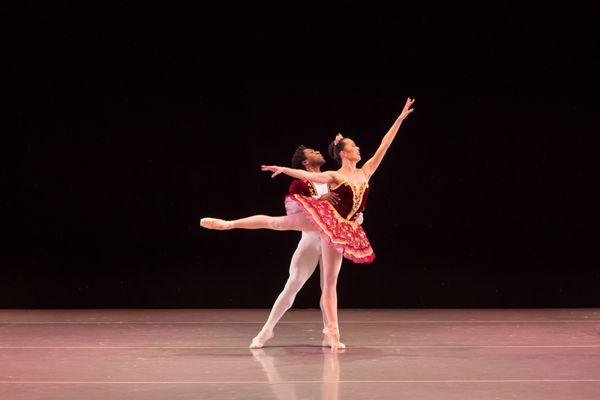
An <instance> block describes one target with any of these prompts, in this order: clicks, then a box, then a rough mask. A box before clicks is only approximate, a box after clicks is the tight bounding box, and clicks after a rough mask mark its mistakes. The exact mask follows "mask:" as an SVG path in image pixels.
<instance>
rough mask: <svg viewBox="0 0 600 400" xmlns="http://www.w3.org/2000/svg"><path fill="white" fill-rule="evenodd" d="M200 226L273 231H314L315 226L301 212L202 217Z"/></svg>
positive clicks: (220, 228) (219, 228)
mask: <svg viewBox="0 0 600 400" xmlns="http://www.w3.org/2000/svg"><path fill="white" fill-rule="evenodd" d="M200 226H202V227H204V228H207V229H217V230H228V229H272V230H275V231H314V230H316V228H315V227H314V226H313V225H312V224H311V223H310V222H309V221H308V219H307V217H305V216H304V214H302V213H300V212H299V213H295V214H290V215H284V216H280V217H271V216H268V215H253V216H251V217H247V218H241V219H234V220H232V221H226V220H223V219H218V218H202V219H201V220H200Z"/></svg>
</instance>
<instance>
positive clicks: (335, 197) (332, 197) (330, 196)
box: [319, 192, 340, 205]
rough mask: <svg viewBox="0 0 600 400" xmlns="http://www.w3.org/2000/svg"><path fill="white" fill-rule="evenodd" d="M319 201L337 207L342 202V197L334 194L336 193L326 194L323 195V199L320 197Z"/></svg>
mask: <svg viewBox="0 0 600 400" xmlns="http://www.w3.org/2000/svg"><path fill="white" fill-rule="evenodd" d="M319 199H321V200H325V201H328V202H330V203H331V204H333V205H336V204H337V203H339V202H340V196H338V194H337V193H334V192H328V193H325V194H323V195H321V197H319Z"/></svg>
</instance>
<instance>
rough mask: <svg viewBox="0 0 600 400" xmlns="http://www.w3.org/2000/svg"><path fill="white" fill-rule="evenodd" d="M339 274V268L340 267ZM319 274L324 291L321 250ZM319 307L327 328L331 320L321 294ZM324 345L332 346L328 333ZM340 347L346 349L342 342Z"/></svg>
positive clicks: (324, 336) (322, 343)
mask: <svg viewBox="0 0 600 400" xmlns="http://www.w3.org/2000/svg"><path fill="white" fill-rule="evenodd" d="M338 274H339V269H338ZM319 276H320V284H321V293H323V285H324V281H325V279H324V271H323V254H322V252H321V257H320V258H319ZM319 307H321V315H322V316H323V328H324V329H327V327H328V326H329V322H328V321H327V313H326V312H325V301H324V298H323V296H321V300H320V301H319ZM321 345H322V346H325V347H331V338H330V337H329V336H327V335H325V334H324V335H323V341H322V342H321ZM338 347H339V348H340V349H345V348H346V345H345V344H344V343H342V342H339V343H338Z"/></svg>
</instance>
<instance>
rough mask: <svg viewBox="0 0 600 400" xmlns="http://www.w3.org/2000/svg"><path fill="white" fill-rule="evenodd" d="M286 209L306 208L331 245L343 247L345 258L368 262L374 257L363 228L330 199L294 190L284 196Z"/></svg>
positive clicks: (302, 210) (290, 211) (309, 217)
mask: <svg viewBox="0 0 600 400" xmlns="http://www.w3.org/2000/svg"><path fill="white" fill-rule="evenodd" d="M285 209H286V213H287V214H295V213H298V212H303V213H304V215H306V217H307V218H308V220H309V221H310V222H311V223H312V224H313V225H314V226H315V227H316V228H317V230H318V231H319V233H320V234H321V236H323V237H325V238H326V239H327V241H328V243H329V245H330V246H332V247H335V248H336V249H338V250H340V251H341V252H342V254H343V256H344V257H345V258H347V259H349V260H352V261H353V262H355V263H367V264H369V263H371V262H372V261H373V260H374V259H375V253H374V252H373V249H372V248H371V244H370V243H369V239H367V235H366V234H365V231H364V230H363V228H362V227H361V226H360V225H359V224H358V223H357V222H355V221H352V220H348V219H345V218H343V217H342V216H341V215H340V214H339V213H338V211H337V210H336V209H335V208H334V207H333V205H331V203H329V202H328V201H325V200H319V199H318V198H315V197H308V196H302V195H299V194H292V195H288V196H286V197H285Z"/></svg>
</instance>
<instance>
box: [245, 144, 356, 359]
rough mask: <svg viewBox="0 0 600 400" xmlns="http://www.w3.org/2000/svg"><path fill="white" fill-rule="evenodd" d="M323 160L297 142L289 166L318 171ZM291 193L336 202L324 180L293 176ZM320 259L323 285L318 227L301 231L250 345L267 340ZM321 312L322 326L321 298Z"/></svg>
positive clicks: (325, 343)
mask: <svg viewBox="0 0 600 400" xmlns="http://www.w3.org/2000/svg"><path fill="white" fill-rule="evenodd" d="M323 164H325V159H324V158H323V156H322V155H321V153H319V152H318V151H316V150H314V149H310V148H307V147H304V146H303V145H300V146H298V148H297V149H296V151H295V153H294V156H293V157H292V168H305V169H306V170H307V171H309V172H321V166H322V165H323ZM289 192H290V194H301V195H303V196H315V197H320V198H322V199H325V200H327V201H329V202H332V203H336V202H337V201H338V200H339V199H337V197H336V194H335V193H330V192H329V188H328V187H327V184H326V183H315V182H309V181H307V180H300V179H296V180H294V181H292V183H291V185H290V189H289ZM357 222H358V223H359V224H362V215H359V216H358V218H357ZM317 263H319V267H320V271H321V288H323V275H322V271H323V260H322V258H321V238H320V237H319V233H318V232H317V231H302V238H301V239H300V242H299V243H298V247H297V248H296V251H295V252H294V255H293V256H292V262H291V264H290V277H289V278H288V280H287V283H286V284H285V287H284V288H283V291H282V292H281V293H280V294H279V297H277V300H275V304H273V308H272V310H271V313H270V314H269V318H268V319H267V322H266V323H265V325H264V326H263V327H262V329H261V330H260V332H259V333H258V335H256V337H255V338H254V339H252V343H250V348H251V349H259V348H262V347H263V346H264V344H265V343H266V342H267V340H269V339H271V338H272V337H273V335H274V334H273V328H275V325H276V324H277V322H279V320H280V319H281V317H282V316H283V314H284V313H285V312H286V311H287V310H289V309H290V308H291V307H292V303H293V302H294V299H295V298H296V295H297V294H298V292H299V291H300V289H301V288H302V286H304V284H305V283H306V281H307V280H308V278H310V276H311V275H312V273H313V272H314V271H315V269H316V267H317ZM319 305H320V307H321V314H322V315H323V326H324V327H325V328H327V326H328V325H327V318H326V316H325V311H324V309H323V301H322V300H321V302H320V304H319ZM330 341H331V339H330V338H329V337H327V336H324V338H323V342H322V345H323V346H327V347H329V346H331V343H330ZM345 347H346V346H345V345H344V344H343V343H340V344H339V348H345Z"/></svg>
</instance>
